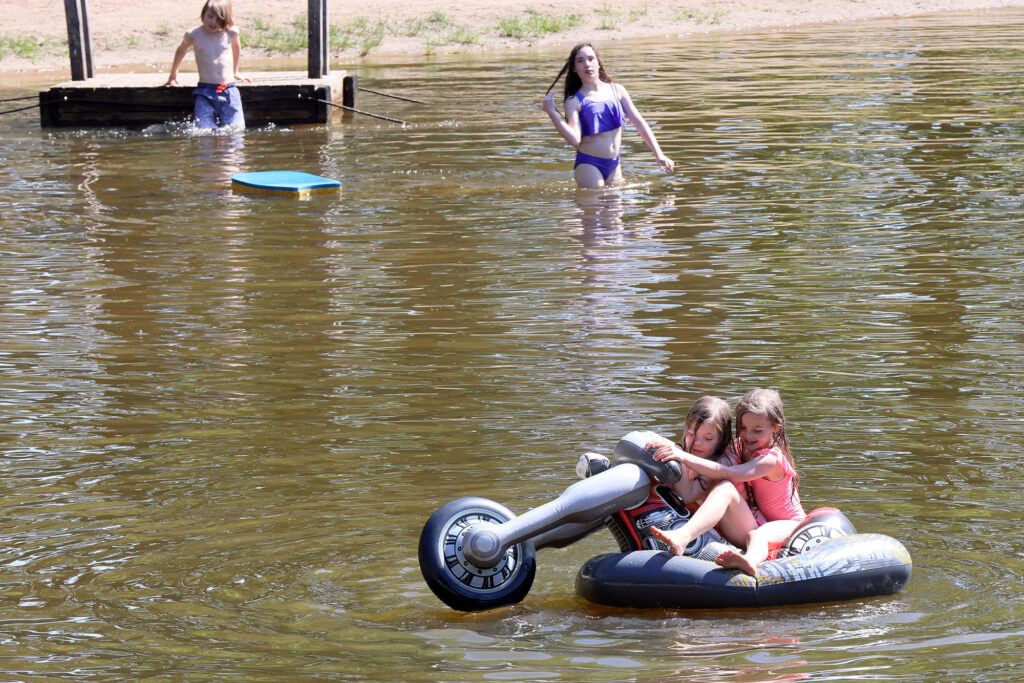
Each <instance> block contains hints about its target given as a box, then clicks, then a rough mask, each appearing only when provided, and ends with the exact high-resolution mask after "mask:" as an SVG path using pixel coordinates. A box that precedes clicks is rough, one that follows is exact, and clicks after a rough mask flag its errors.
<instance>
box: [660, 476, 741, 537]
mask: <svg viewBox="0 0 1024 683" xmlns="http://www.w3.org/2000/svg"><path fill="white" fill-rule="evenodd" d="M719 523H721V527H722V532H723V533H724V534H725V536H726V538H728V539H730V540H733V539H734V538H737V537H738V538H744V537H745V535H746V533H747V531H748V530H750V529H753V528H754V526H755V522H754V516H753V515H752V514H751V513H750V508H749V507H747V503H746V501H745V500H743V499H742V498H741V497H740V494H739V491H737V490H736V487H735V486H734V485H733V484H732V482H728V481H722V482H719V483H718V484H716V485H715V487H714V488H712V489H711V492H710V493H708V495H707V497H706V498H705V499H704V502H703V503H701V504H700V507H699V508H697V511H696V512H694V513H693V516H692V517H690V520H689V521H688V522H687V523H686V524H684V525H683V526H681V527H680V528H678V529H670V530H668V531H662V530H661V529H659V528H657V527H651V534H652V535H653V536H654V537H655V538H657V539H658V540H659V541H661V542H662V543H664V544H665V545H667V546H668V548H669V551H670V552H671V553H672V554H673V555H682V554H683V553H685V552H686V546H688V545H690V543H691V542H692V541H693V539H695V538H697V537H698V536H700V535H701V534H703V533H704V532H705V531H707V530H708V529H710V528H712V527H713V526H715V525H716V524H719ZM733 542H735V541H733Z"/></svg>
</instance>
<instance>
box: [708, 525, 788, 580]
mask: <svg viewBox="0 0 1024 683" xmlns="http://www.w3.org/2000/svg"><path fill="white" fill-rule="evenodd" d="M799 525H800V522H794V521H792V520H788V519H780V520H778V521H775V522H768V523H767V524H762V525H761V526H760V527H758V528H757V529H754V530H753V531H751V532H750V533H749V534H747V550H746V552H744V553H742V554H741V553H737V552H735V551H733V550H726V551H725V552H724V553H722V554H721V555H719V556H718V557H716V558H715V563H716V564H718V565H720V566H722V567H725V568H726V569H739V570H741V571H743V572H745V573H747V574H750V575H751V576H757V568H758V567H759V566H761V563H762V562H764V561H765V560H766V559H767V558H768V552H769V551H770V550H771V547H772V545H779V544H781V543H783V542H784V541H785V540H786V539H787V538H789V537H790V535H791V534H792V533H793V532H794V531H796V528H797V527H798V526H799Z"/></svg>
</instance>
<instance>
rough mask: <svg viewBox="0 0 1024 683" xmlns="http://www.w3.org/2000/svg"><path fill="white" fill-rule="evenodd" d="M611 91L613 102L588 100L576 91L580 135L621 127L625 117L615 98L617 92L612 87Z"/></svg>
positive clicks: (595, 133)
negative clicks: (613, 93) (578, 106)
mask: <svg viewBox="0 0 1024 683" xmlns="http://www.w3.org/2000/svg"><path fill="white" fill-rule="evenodd" d="M612 90H613V91H614V92H615V94H616V97H615V99H613V100H588V99H586V98H584V97H583V95H581V94H580V93H579V91H578V90H577V91H576V99H577V100H578V101H579V103H580V133H581V134H582V135H583V136H584V137H585V136H587V135H597V134H598V133H604V132H605V131H609V130H615V129H616V128H621V127H622V124H623V123H624V119H625V116H624V115H623V113H622V105H621V104H620V103H619V98H618V97H617V95H618V90H616V88H615V86H614V85H613V86H612Z"/></svg>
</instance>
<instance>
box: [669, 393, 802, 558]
mask: <svg viewBox="0 0 1024 683" xmlns="http://www.w3.org/2000/svg"><path fill="white" fill-rule="evenodd" d="M736 434H737V439H736V441H735V450H736V452H737V453H738V454H739V461H740V462H739V464H738V465H723V464H719V463H714V462H710V461H708V460H705V459H703V458H696V457H694V456H693V455H691V454H690V453H685V452H680V451H678V450H675V449H670V448H665V447H659V448H658V450H657V451H656V452H655V454H654V459H655V460H660V461H666V460H675V461H677V462H679V463H681V464H682V465H685V466H686V471H687V475H688V477H689V478H691V479H692V478H694V477H697V476H704V477H707V478H708V479H713V480H718V483H717V484H715V486H714V487H713V488H712V489H711V491H710V492H709V493H708V495H707V497H706V498H705V500H704V503H703V504H702V505H701V506H700V508H698V509H697V511H696V512H695V513H694V514H693V516H692V517H691V518H690V521H689V522H687V523H686V524H685V525H684V526H682V527H680V528H678V529H673V530H670V531H662V530H660V529H651V531H652V533H653V534H654V536H656V537H657V538H658V539H659V540H661V541H662V542H663V543H665V544H666V545H668V546H669V548H670V550H671V551H672V553H673V554H675V555H682V554H683V551H685V550H686V546H687V545H688V544H689V543H690V541H692V540H693V539H694V538H696V537H697V536H699V535H700V534H702V533H704V532H705V531H707V530H708V529H710V528H712V527H713V526H716V525H717V526H718V528H719V530H721V532H722V534H723V535H724V536H725V537H726V538H727V539H729V541H731V542H732V543H734V544H735V545H737V546H740V547H744V548H746V551H745V552H743V553H737V552H734V551H727V552H724V553H722V554H721V555H719V556H718V558H717V559H716V560H715V562H716V563H718V564H719V565H721V566H723V567H727V568H731V569H740V570H742V571H744V572H746V573H747V574H750V575H751V576H755V575H756V574H757V567H758V566H759V565H760V564H761V563H762V562H764V561H765V559H767V558H768V555H769V553H770V551H771V550H772V548H773V547H775V548H777V547H779V546H780V545H781V544H782V543H783V542H784V541H785V540H786V539H787V538H789V536H790V535H791V534H792V533H793V531H795V530H796V527H797V526H799V525H800V522H802V521H803V520H804V518H805V517H806V516H807V515H806V514H805V513H804V509H803V506H802V505H801V503H800V489H799V477H798V475H797V472H796V467H795V466H794V464H793V458H792V456H791V455H790V454H789V440H788V438H787V437H786V418H785V415H784V414H783V411H782V399H781V397H780V396H779V393H778V392H777V391H774V390H772V389H754V390H752V391H749V392H747V393H746V394H745V395H744V396H743V398H741V399H740V401H739V403H737V404H736Z"/></svg>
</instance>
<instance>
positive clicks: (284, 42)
mask: <svg viewBox="0 0 1024 683" xmlns="http://www.w3.org/2000/svg"><path fill="white" fill-rule="evenodd" d="M307 21H308V20H307V19H306V17H304V16H299V17H295V18H294V19H292V20H291V21H290V22H288V23H285V24H278V23H276V22H275V23H269V22H267V21H266V20H264V19H260V18H259V17H257V18H255V19H253V20H252V22H251V28H250V30H248V31H245V32H243V33H242V45H244V46H245V47H252V48H256V49H258V50H264V51H266V52H271V53H273V52H285V53H292V52H301V51H302V50H305V49H306V48H307V47H308V46H309V24H308V23H307Z"/></svg>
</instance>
